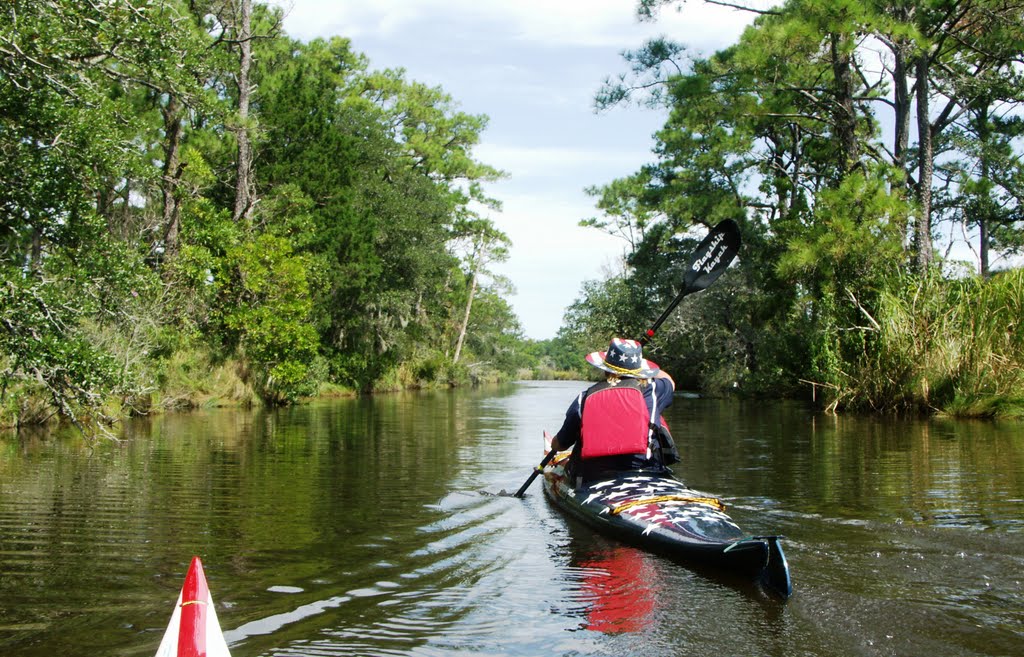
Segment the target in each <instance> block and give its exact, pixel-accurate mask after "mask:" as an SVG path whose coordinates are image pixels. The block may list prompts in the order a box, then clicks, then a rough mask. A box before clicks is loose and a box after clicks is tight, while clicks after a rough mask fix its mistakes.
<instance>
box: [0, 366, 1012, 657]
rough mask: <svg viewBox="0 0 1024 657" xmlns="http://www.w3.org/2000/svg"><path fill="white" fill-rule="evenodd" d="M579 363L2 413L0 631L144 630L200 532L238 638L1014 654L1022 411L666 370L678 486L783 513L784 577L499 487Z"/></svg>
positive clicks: (13, 651) (14, 654)
mask: <svg viewBox="0 0 1024 657" xmlns="http://www.w3.org/2000/svg"><path fill="white" fill-rule="evenodd" d="M580 388H581V385H580V384H578V383H572V382H568V383H526V384H520V385H516V386H505V387H502V388H494V389H487V390H474V391H455V392H447V391H446V392H437V393H418V394H401V395H386V396H379V397H375V398H372V399H351V400H336V401H331V402H324V403H318V404H314V405H311V406H303V407H299V408H292V409H284V410H280V411H275V412H248V411H246V412H242V411H234V410H218V411H207V412H199V413H194V414H181V415H164V416H157V417H153V418H150V419H142V420H135V421H131V422H128V423H126V425H125V426H124V428H123V435H122V436H121V438H122V440H121V442H118V443H103V444H101V445H98V446H96V447H90V446H89V445H87V444H86V443H84V442H83V441H82V440H81V439H80V438H79V437H77V436H76V435H75V434H73V433H47V432H37V433H34V434H28V435H22V436H20V437H5V438H2V439H0V654H3V655H4V656H5V657H8V656H11V657H22V656H25V657H27V656H43V655H46V656H48V657H49V656H51V655H55V654H56V655H68V656H70V657H75V656H77V655H83V656H84V655H147V654H152V653H153V652H154V651H155V649H156V645H157V644H158V643H159V640H160V636H161V633H162V630H163V627H164V626H165V624H166V622H167V619H168V617H169V616H170V612H171V605H172V604H173V601H174V599H175V597H176V596H177V592H178V589H179V587H180V586H181V578H182V577H183V575H184V572H185V569H186V567H187V564H188V561H189V559H190V558H191V556H192V555H193V554H198V555H200V556H202V558H203V561H204V565H205V566H206V574H207V578H208V580H209V582H210V587H211V591H212V593H213V597H214V600H215V601H216V603H217V605H218V615H219V617H220V620H221V624H222V626H223V627H224V628H225V630H226V635H227V638H228V640H229V642H230V644H231V647H232V652H233V654H234V655H235V657H246V656H247V655H395V654H401V655H442V654H445V655H447V654H461V653H465V652H477V653H482V654H491V655H523V656H526V655H537V654H576V655H678V654H695V655H704V654H720V655H780V656H781V655H787V656H788V655H794V654H799V655H917V654H935V655H1011V654H1020V646H1021V645H1022V641H1024V614H1022V612H1021V609H1022V608H1024V590H1022V583H1021V580H1022V579H1024V531H1022V530H1024V428H1022V427H1021V426H1020V425H1014V424H1010V425H998V424H993V423H983V422H954V421H944V420H934V421H930V422H918V421H902V420H878V419H865V418H851V417H843V416H840V417H822V416H815V415H814V414H812V413H811V412H810V411H809V410H808V409H806V408H804V407H802V406H800V405H797V404H764V403H759V404H744V403H738V402H717V401H708V400H699V399H685V398H679V399H677V400H676V403H675V405H674V406H673V407H672V408H671V409H670V414H669V415H668V420H669V422H670V424H671V425H672V427H673V431H674V434H675V437H676V442H677V443H678V444H679V447H680V450H681V451H682V454H683V462H682V463H681V464H680V466H679V467H677V473H678V474H679V476H680V478H682V479H683V480H684V481H686V482H687V483H688V484H690V485H691V486H693V487H695V488H698V489H701V490H706V491H708V492H712V493H715V494H717V495H719V496H720V497H722V498H723V499H725V501H726V502H727V503H728V504H729V506H730V514H731V515H732V516H733V517H734V518H735V519H736V520H737V522H738V523H739V524H740V526H742V527H744V529H746V530H747V531H750V532H751V533H753V534H759V533H781V534H784V535H785V536H786V537H787V540H786V543H785V547H786V551H787V556H788V557H789V560H790V564H791V567H792V570H793V578H794V586H795V591H796V593H795V596H794V597H793V598H792V599H791V600H790V601H789V602H788V603H785V604H782V603H779V602H777V601H774V600H772V599H769V598H766V597H765V596H763V595H762V594H760V593H759V592H758V591H757V590H756V589H754V588H753V587H751V586H744V585H737V584H736V583H735V582H732V581H730V580H729V578H728V577H727V576H724V575H721V574H713V573H700V572H695V571H693V570H690V569H687V568H685V567H682V566H679V565H677V564H674V563H672V562H670V561H667V560H665V559H663V558H661V557H658V556H655V555H651V554H647V553H644V552H641V551H638V550H636V549H634V548H631V547H626V546H623V545H619V544H617V543H615V542H614V541H611V540H608V539H604V538H602V537H597V536H594V535H593V534H591V533H590V532H589V530H586V529H585V528H583V527H582V526H579V525H576V524H574V523H572V522H568V521H567V520H566V519H565V518H563V517H562V516H561V515H559V514H558V512H557V510H556V509H555V508H554V507H553V506H552V505H550V504H548V503H547V502H546V501H545V500H544V499H543V497H542V495H541V486H540V484H539V482H536V483H535V484H534V486H535V487H534V488H532V489H531V490H530V492H529V493H530V494H528V495H527V497H526V498H525V499H523V500H518V499H515V498H509V497H499V496H495V495H481V494H480V492H481V491H484V492H490V493H494V492H497V491H499V490H501V489H505V490H515V489H517V488H518V487H519V485H520V484H521V483H522V482H523V481H524V480H525V478H526V477H527V476H528V474H529V472H530V468H531V467H532V466H533V465H535V464H536V463H537V462H538V461H539V460H540V458H541V457H542V456H543V446H542V441H541V432H542V430H543V429H549V430H551V429H554V428H557V426H558V425H559V424H560V422H561V418H562V414H563V413H564V409H565V407H566V406H567V404H568V402H569V400H570V399H571V398H572V396H574V395H575V394H576V393H577V392H578V390H579V389H580Z"/></svg>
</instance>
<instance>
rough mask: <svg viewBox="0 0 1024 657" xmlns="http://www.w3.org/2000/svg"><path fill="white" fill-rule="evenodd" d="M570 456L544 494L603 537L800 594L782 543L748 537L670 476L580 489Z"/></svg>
mask: <svg viewBox="0 0 1024 657" xmlns="http://www.w3.org/2000/svg"><path fill="white" fill-rule="evenodd" d="M567 461H568V454H560V455H559V456H558V457H557V458H555V459H554V460H553V461H551V463H549V464H548V465H547V467H545V468H544V490H545V492H546V493H547V494H548V497H550V498H551V499H552V500H553V501H554V502H555V504H556V505H557V506H558V507H560V508H561V509H563V510H564V511H566V512H567V513H568V514H570V515H571V516H574V517H576V518H578V519H579V520H582V521H583V522H585V523H586V524H588V525H590V526H591V527H593V528H595V529H597V530H598V531H600V532H602V533H605V534H608V535H611V536H615V537H617V538H620V539H622V540H625V541H627V542H629V543H632V544H634V545H638V546H641V547H644V548H647V549H650V550H652V551H656V552H659V553H662V554H666V555H669V556H672V557H677V558H680V559H682V560H685V561H687V562H690V563H694V564H704V565H709V566H714V567H716V568H720V569H722V570H723V571H726V572H731V573H737V574H742V575H745V576H749V577H751V578H752V579H755V580H757V581H759V582H761V583H762V584H763V585H764V586H765V587H766V588H767V589H768V590H770V591H772V592H773V593H775V594H777V595H779V596H781V597H783V598H787V597H789V595H790V594H791V593H792V591H793V587H792V584H791V582H790V578H789V565H788V564H787V563H786V556H785V554H783V552H782V546H781V545H780V544H779V537H778V536H747V535H746V534H744V533H743V531H741V530H740V528H739V527H738V526H737V525H736V524H735V523H734V522H733V521H732V519H731V518H730V517H729V516H728V515H726V514H725V512H724V510H725V505H723V504H722V503H721V502H720V501H719V500H717V499H715V498H713V497H710V496H708V495H706V494H704V493H700V492H698V491H695V490H692V489H690V488H687V487H686V485H685V484H683V483H682V482H681V481H679V480H678V479H675V478H674V477H671V476H661V475H653V474H650V473H644V472H623V473H620V474H618V475H616V476H614V477H611V478H609V479H602V480H599V481H595V482H592V483H591V484H588V485H584V486H582V487H580V488H579V489H574V488H573V486H572V483H571V482H570V481H569V480H568V479H567V478H566V477H565V469H564V468H565V465H566V463H567Z"/></svg>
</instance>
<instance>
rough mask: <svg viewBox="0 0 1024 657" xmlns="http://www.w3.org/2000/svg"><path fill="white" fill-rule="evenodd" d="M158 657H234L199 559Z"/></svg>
mask: <svg viewBox="0 0 1024 657" xmlns="http://www.w3.org/2000/svg"><path fill="white" fill-rule="evenodd" d="M156 657H231V653H230V652H229V651H228V644H227V642H226V641H225V640H224V633H223V632H222V631H221V629H220V623H219V622H218V621H217V611H216V610H215V609H214V607H213V596H211V595H210V589H209V587H208V586H207V585H206V575H205V574H204V573H203V563H202V562H201V561H200V560H199V557H193V558H192V564H191V565H190V566H189V568H188V574H187V575H185V584H184V585H183V586H182V587H181V593H179V594H178V602H177V603H175V605H174V612H173V613H172V614H171V622H170V623H168V625H167V631H166V632H164V638H163V640H162V641H161V642H160V647H159V648H158V649H157V651H156Z"/></svg>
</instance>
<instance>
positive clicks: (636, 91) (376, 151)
mask: <svg viewBox="0 0 1024 657" xmlns="http://www.w3.org/2000/svg"><path fill="white" fill-rule="evenodd" d="M682 4H683V3H679V2H675V1H673V0H641V2H640V3H639V11H640V14H641V16H644V17H647V18H650V19H654V18H655V17H656V14H657V11H658V9H659V7H661V6H662V5H682ZM730 6H732V5H730ZM737 7H738V8H740V5H737ZM1022 11H1024V10H1022V8H1021V7H1020V6H1018V5H1015V4H1012V3H1011V4H1006V3H1002V2H994V1H991V0H968V1H965V2H959V3H952V4H949V5H948V6H946V5H943V6H941V7H940V6H938V5H935V4H934V3H931V4H929V3H921V2H911V3H909V4H907V3H903V4H899V5H898V6H897V5H894V4H891V3H890V4H887V3H884V2H882V3H867V4H865V3H844V2H840V3H835V2H831V1H824V0H789V1H787V2H783V3H781V4H779V5H778V6H777V7H775V8H773V9H772V10H770V11H764V10H759V11H757V12H756V13H757V14H758V18H757V19H756V20H755V21H754V23H753V24H752V25H751V26H750V28H749V29H747V31H746V32H745V33H744V34H743V35H742V37H741V38H740V39H739V40H738V42H737V43H736V44H734V45H732V46H730V47H729V48H727V49H725V50H723V51H721V52H718V53H715V54H713V55H711V56H709V57H706V58H701V57H692V56H690V55H689V54H688V53H687V52H686V50H685V47H684V46H682V45H680V44H676V43H673V42H671V41H669V40H667V39H662V40H657V41H653V42H650V43H648V44H645V45H644V46H643V47H641V48H640V49H639V50H637V51H635V52H633V53H629V54H628V55H627V58H626V59H627V62H628V63H629V64H630V66H631V67H632V70H631V72H630V73H629V74H627V75H623V76H621V78H620V79H618V80H610V81H609V83H608V84H607V85H606V86H605V87H604V88H602V89H601V90H600V91H599V93H598V104H599V106H601V107H608V106H611V105H613V104H616V103H620V102H632V101H636V102H640V103H646V104H648V105H651V106H654V107H658V108H662V109H665V110H667V116H668V119H667V121H666V123H665V125H664V127H663V129H662V130H661V131H660V132H659V134H658V136H657V144H656V148H655V153H656V159H655V161H654V162H652V163H651V164H649V165H647V166H644V167H643V168H642V169H641V170H640V171H638V172H637V173H636V174H635V175H633V176H630V177H628V178H625V179H622V180H617V181H614V182H612V183H610V184H608V185H605V186H603V187H595V188H593V189H591V190H590V192H591V193H592V194H593V195H594V197H595V199H596V201H597V207H598V209H599V210H600V212H601V215H600V216H599V217H597V218H592V219H588V220H585V221H583V222H582V223H583V224H584V225H586V226H590V227H592V228H594V229H597V230H604V231H607V232H609V233H612V234H615V235H619V236H621V237H623V238H624V239H625V240H626V245H627V249H626V253H627V258H626V262H625V267H624V271H623V272H622V273H621V275H619V276H615V277H612V278H610V279H608V280H604V281H590V282H588V283H587V284H586V285H585V286H584V288H583V289H582V290H581V293H580V297H579V299H578V301H577V302H576V303H575V304H574V305H573V306H572V307H571V308H570V309H569V310H568V312H567V314H566V316H565V318H564V325H563V328H562V330H561V332H560V334H559V335H558V336H557V337H556V338H554V339H553V340H547V341H542V342H535V341H530V340H526V339H524V338H523V336H522V332H521V330H520V327H519V323H518V320H517V318H516V317H515V316H514V314H513V313H512V310H511V307H510V306H509V304H508V302H507V301H506V299H507V297H508V293H509V291H510V290H511V283H510V282H509V281H506V280H503V279H502V278H501V277H500V276H496V275H494V274H492V272H491V271H490V269H489V267H490V265H492V264H493V263H495V262H500V261H502V260H503V259H504V258H506V257H507V249H508V246H509V240H508V238H507V236H506V235H504V234H503V233H502V232H501V231H500V230H498V229H497V228H496V226H495V225H494V223H493V221H492V220H491V216H493V213H494V212H497V211H499V210H500V204H499V203H498V202H497V201H496V200H495V199H493V198H490V197H489V196H488V194H487V192H486V186H487V184H488V183H491V182H493V181H496V180H498V179H500V178H501V177H502V176H503V175H504V173H503V172H501V171H498V170H496V169H494V168H493V167H491V166H488V165H487V164H485V163H482V162H479V161H478V160H477V159H476V158H475V156H474V154H473V149H474V147H475V146H476V144H477V143H478V141H479V138H480V135H481V133H482V131H483V130H484V129H485V128H486V125H487V117H485V116H481V115H469V114H466V113H464V112H461V111H459V110H458V109H457V104H456V102H455V101H454V100H453V99H452V98H450V97H449V96H448V95H447V94H446V93H445V92H444V91H443V90H442V89H439V88H431V87H427V86H425V85H422V84H419V83H416V82H414V81H411V80H408V79H407V78H406V76H405V73H404V72H403V71H401V70H385V71H376V70H373V69H371V68H370V65H369V62H368V61H367V60H366V58H365V57H364V56H363V55H361V54H359V53H358V52H356V51H355V50H353V48H352V45H351V44H350V43H349V41H347V40H345V39H343V38H332V39H329V40H322V39H317V40H313V41H311V42H308V43H304V42H300V41H297V40H295V39H292V38H290V37H289V36H288V35H287V34H284V33H283V32H282V30H281V13H280V10H279V9H275V8H272V7H268V6H265V5H262V4H258V3H253V2H252V0H229V1H227V2H187V3H186V2H182V1H179V0H147V1H143V2H138V3H133V4H131V5H129V4H128V3H118V2H111V3H73V2H64V1H62V0H39V1H38V2H31V3H13V4H9V5H8V6H6V8H5V9H3V10H2V12H3V22H2V23H0V425H12V424H27V423H34V422H42V421H45V420H46V419H48V418H51V417H61V418H64V419H66V420H68V421H70V422H72V423H75V424H76V425H78V426H79V427H82V428H85V427H87V426H96V425H102V424H103V423H104V422H106V421H109V420H112V419H114V418H117V417H119V416H122V415H123V414H125V413H132V412H151V411H154V410H161V409H180V408H191V407H197V406H207V405H219V404H228V403H230V404H258V403H267V404H289V403H294V402H295V401H297V400H300V399H303V398H305V397H308V396H312V395H323V394H327V395H339V394H344V395H348V394H361V393H367V392H382V391H389V390H398V389H404V388H410V387H424V386H450V385H460V384H468V383H472V382H481V381H494V380H500V379H508V378H512V377H522V376H533V377H556V376H579V375H581V374H583V375H585V374H586V368H585V366H584V365H583V360H582V354H585V353H587V352H589V351H591V350H593V349H596V348H599V347H601V346H602V345H604V344H607V340H608V338H609V337H610V336H612V335H627V336H635V335H639V334H640V333H641V332H642V330H643V329H644V328H646V327H647V322H649V321H650V320H651V319H652V318H653V317H656V316H657V315H658V314H659V312H660V309H661V308H664V307H665V306H666V305H667V304H668V302H669V301H670V300H671V299H672V298H673V297H674V296H675V294H676V292H677V289H678V286H679V281H681V280H682V271H681V270H682V268H683V267H684V266H685V265H686V260H687V256H688V254H689V253H690V251H691V249H692V248H693V245H694V244H695V243H696V242H695V240H696V239H699V237H700V236H701V235H702V233H703V231H704V227H706V226H711V225H714V224H716V223H718V222H719V221H721V220H723V219H727V218H728V219H733V220H735V221H736V222H737V223H738V224H739V225H740V226H741V230H742V232H743V238H744V247H743V251H742V253H741V256H740V262H739V264H738V265H737V266H736V267H734V268H733V270H732V271H730V273H728V274H727V275H726V276H725V277H723V279H722V280H721V281H720V282H718V283H716V285H714V286H713V287H712V288H710V289H708V290H707V291H705V292H702V293H701V294H700V295H695V296H694V297H693V298H692V299H689V300H687V302H686V303H685V304H682V306H681V307H680V308H679V309H677V311H676V313H675V315H673V317H672V318H671V320H670V321H669V322H667V323H666V324H665V325H664V326H663V327H662V329H661V331H660V333H659V335H658V336H657V339H656V340H655V342H654V343H653V344H651V345H650V348H649V352H650V355H651V356H652V357H653V358H655V359H656V360H657V361H658V362H659V363H661V364H662V365H663V366H665V367H666V368H670V370H671V371H672V372H673V374H674V375H675V377H676V379H677V381H679V382H680V384H681V385H682V386H683V387H686V388H689V389H693V390H700V391H702V392H705V393H710V394H716V393H726V392H728V393H732V394H742V395H750V396H801V397H810V396H811V395H812V394H813V395H814V398H815V400H816V401H818V402H819V403H821V404H822V405H823V406H824V407H826V408H829V409H832V410H836V409H851V410H870V411H913V412H929V413H934V412H940V413H949V414H956V415H972V416H1018V417H1019V416H1022V415H1024V393H1022V392H1021V391H1022V390H1024V380H1022V374H1021V373H1022V371H1024V346H1022V345H1024V327H1022V325H1021V320H1020V318H1021V316H1022V315H1024V305H1022V304H1024V292H1022V288H1024V281H1022V276H1024V274H1022V272H1021V270H1020V269H1016V270H1013V269H1010V270H1006V267H1005V265H1006V263H1007V262H1009V261H1010V259H1011V258H1013V257H1014V256H1019V255H1020V254H1021V250H1022V248H1024V206H1022V204H1021V200H1022V198H1024V168H1022V165H1021V158H1020V154H1021V138H1022V135H1024V121H1022V120H1021V118H1020V117H1021V113H1020V109H1021V104H1022V103H1024V71H1022V61H1021V56H1020V53H1021V52H1024V47H1022V44H1024V20H1022V18H1024V16H1022ZM869 61H881V62H882V63H883V66H882V67H881V68H878V67H877V66H874V67H872V66H869V65H868V63H869ZM883 128H885V129H883ZM914 135H918V136H919V137H918V138H917V140H916V142H915V140H914V138H913V136H914ZM954 227H962V228H963V232H964V234H965V235H966V234H971V235H972V238H971V239H972V240H973V241H974V243H973V244H972V245H971V246H972V248H973V249H974V250H975V251H976V252H977V254H978V261H979V262H980V269H979V271H977V272H976V273H971V274H969V275H965V274H963V272H960V275H957V276H953V275H950V272H951V271H952V270H953V269H955V258H953V257H950V255H949V254H948V253H941V252H940V251H939V250H938V248H937V246H936V243H935V241H934V240H935V237H936V235H937V234H940V232H941V234H949V233H950V232H952V229H953V228H954ZM940 229H941V230H940ZM1000 264H1001V265H1003V269H1004V271H997V270H998V269H999V267H998V266H995V265H1000Z"/></svg>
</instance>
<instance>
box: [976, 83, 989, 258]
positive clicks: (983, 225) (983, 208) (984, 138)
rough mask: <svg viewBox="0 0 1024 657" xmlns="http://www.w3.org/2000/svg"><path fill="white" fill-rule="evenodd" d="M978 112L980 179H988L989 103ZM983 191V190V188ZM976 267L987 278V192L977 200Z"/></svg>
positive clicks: (984, 104) (983, 103)
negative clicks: (977, 242)
mask: <svg viewBox="0 0 1024 657" xmlns="http://www.w3.org/2000/svg"><path fill="white" fill-rule="evenodd" d="M980 105H981V107H980V108H979V110H978V114H977V121H978V141H980V142H981V171H980V173H981V179H982V180H988V179H989V173H990V172H989V161H988V148H987V147H988V142H989V140H990V138H991V135H990V133H989V126H988V110H989V102H988V101H987V100H986V101H983V102H982V103H980ZM983 189H985V188H983ZM978 200H979V203H978V204H977V206H978V210H979V212H978V241H979V244H978V261H979V262H978V267H979V269H980V273H981V276H982V278H985V277H987V276H988V229H989V225H988V224H989V219H990V218H991V217H992V202H991V196H990V194H989V192H988V190H987V189H986V190H985V198H983V199H978Z"/></svg>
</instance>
